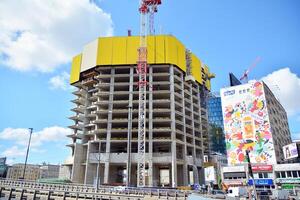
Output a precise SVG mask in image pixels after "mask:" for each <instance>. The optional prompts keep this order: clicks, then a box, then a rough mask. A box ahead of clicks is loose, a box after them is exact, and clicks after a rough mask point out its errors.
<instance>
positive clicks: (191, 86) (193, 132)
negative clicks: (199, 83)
mask: <svg viewBox="0 0 300 200" xmlns="http://www.w3.org/2000/svg"><path fill="white" fill-rule="evenodd" d="M189 93H190V101H191V106H190V109H191V112H192V116H191V118H192V134H193V158H194V163H193V172H194V173H193V174H194V183H199V175H198V169H197V166H196V145H195V143H196V142H195V128H194V126H195V124H194V123H195V122H194V100H193V83H191V84H190V85H189Z"/></svg>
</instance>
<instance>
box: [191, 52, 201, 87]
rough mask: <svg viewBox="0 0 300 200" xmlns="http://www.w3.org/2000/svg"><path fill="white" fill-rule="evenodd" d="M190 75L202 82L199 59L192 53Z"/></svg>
mask: <svg viewBox="0 0 300 200" xmlns="http://www.w3.org/2000/svg"><path fill="white" fill-rule="evenodd" d="M191 57H192V63H191V65H192V75H193V77H194V78H195V80H196V81H197V82H199V83H200V84H202V76H201V61H200V60H199V59H198V58H197V56H196V55H195V54H193V53H192V56H191Z"/></svg>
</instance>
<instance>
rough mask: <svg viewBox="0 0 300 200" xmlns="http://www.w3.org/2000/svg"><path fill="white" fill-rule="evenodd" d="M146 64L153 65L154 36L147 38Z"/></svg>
mask: <svg viewBox="0 0 300 200" xmlns="http://www.w3.org/2000/svg"><path fill="white" fill-rule="evenodd" d="M147 62H148V63H149V64H155V36H148V37H147Z"/></svg>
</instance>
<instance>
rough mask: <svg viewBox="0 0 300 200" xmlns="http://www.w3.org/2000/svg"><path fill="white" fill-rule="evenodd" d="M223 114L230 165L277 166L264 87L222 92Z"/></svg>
mask: <svg viewBox="0 0 300 200" xmlns="http://www.w3.org/2000/svg"><path fill="white" fill-rule="evenodd" d="M221 100H222V112H223V120H224V132H225V140H226V150H227V159H228V164H229V165H235V164H243V163H246V162H247V159H246V155H245V151H246V150H250V153H249V156H250V160H251V162H252V163H261V164H275V163H276V157H275V151H274V145H273V138H272V134H271V128H270V121H269V116H268V112H267V106H266V99H265V94H264V88H263V83H262V82H259V81H252V82H250V83H248V84H243V85H238V86H234V87H229V88H223V89H221Z"/></svg>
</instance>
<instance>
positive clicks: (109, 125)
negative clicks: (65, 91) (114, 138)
mask: <svg viewBox="0 0 300 200" xmlns="http://www.w3.org/2000/svg"><path fill="white" fill-rule="evenodd" d="M111 75H112V76H111V79H110V88H109V102H108V119H107V136H106V154H107V156H106V158H107V160H105V161H104V163H105V166H104V183H105V184H108V183H109V182H108V180H109V159H110V138H111V128H112V110H113V93H114V75H115V69H114V68H112V69H111Z"/></svg>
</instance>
